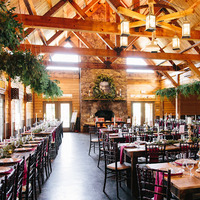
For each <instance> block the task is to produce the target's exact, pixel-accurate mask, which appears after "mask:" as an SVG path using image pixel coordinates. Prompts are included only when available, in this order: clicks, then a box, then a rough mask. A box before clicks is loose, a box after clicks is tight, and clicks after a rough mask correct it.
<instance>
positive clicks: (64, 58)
mask: <svg viewBox="0 0 200 200" xmlns="http://www.w3.org/2000/svg"><path fill="white" fill-rule="evenodd" d="M64 47H66V48H72V45H71V44H70V43H69V42H67V43H66V44H65V45H64ZM51 60H52V61H54V62H70V63H78V62H80V57H79V55H74V54H72V55H71V54H59V53H55V54H53V55H52V56H51Z"/></svg>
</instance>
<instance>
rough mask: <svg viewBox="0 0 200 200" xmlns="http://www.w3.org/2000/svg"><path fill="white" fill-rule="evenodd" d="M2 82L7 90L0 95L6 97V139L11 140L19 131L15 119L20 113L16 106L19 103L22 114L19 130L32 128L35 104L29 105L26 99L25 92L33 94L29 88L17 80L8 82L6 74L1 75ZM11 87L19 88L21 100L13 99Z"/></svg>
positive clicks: (1, 90) (3, 90)
mask: <svg viewBox="0 0 200 200" xmlns="http://www.w3.org/2000/svg"><path fill="white" fill-rule="evenodd" d="M0 78H1V80H2V81H3V82H4V83H5V88H4V89H0V93H1V94H3V95H4V96H5V126H4V131H5V134H4V137H7V138H9V137H10V135H13V134H14V133H15V132H16V131H17V130H16V129H17V127H15V119H16V116H17V115H18V113H16V109H15V106H16V105H17V102H19V104H20V105H19V106H20V107H19V108H20V110H19V113H20V115H19V116H20V123H19V127H18V128H20V129H21V128H23V127H24V126H25V125H26V126H28V125H29V126H30V125H31V122H32V115H33V114H32V113H33V103H32V102H30V103H27V102H26V101H25V99H24V94H25V93H24V91H25V90H26V91H25V92H26V93H27V92H28V93H31V90H30V89H29V88H28V87H27V88H26V89H25V88H24V85H23V84H21V83H19V82H18V81H17V80H15V81H13V80H11V81H8V80H7V79H6V78H7V76H6V74H2V75H1V77H0ZM11 87H12V88H19V100H14V99H13V100H12V99H11Z"/></svg>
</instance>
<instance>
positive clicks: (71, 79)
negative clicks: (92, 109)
mask: <svg viewBox="0 0 200 200" xmlns="http://www.w3.org/2000/svg"><path fill="white" fill-rule="evenodd" d="M50 75H51V79H52V80H54V79H56V80H58V81H60V84H58V85H59V86H60V88H61V90H62V91H63V94H64V97H59V98H56V99H45V98H43V96H42V95H40V96H38V95H37V94H35V95H34V108H35V109H34V119H35V117H36V113H37V117H38V118H41V119H43V114H44V113H43V102H46V101H48V102H56V101H70V102H71V103H72V112H73V111H78V113H80V90H79V87H80V82H79V74H78V73H77V72H74V73H73V72H71V73H70V72H65V73H63V72H56V73H51V74H50ZM69 94H71V95H72V97H65V96H66V95H69Z"/></svg>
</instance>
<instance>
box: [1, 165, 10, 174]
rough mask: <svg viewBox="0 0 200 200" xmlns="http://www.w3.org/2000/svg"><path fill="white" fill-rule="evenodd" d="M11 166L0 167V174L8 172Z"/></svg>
mask: <svg viewBox="0 0 200 200" xmlns="http://www.w3.org/2000/svg"><path fill="white" fill-rule="evenodd" d="M11 169H12V168H11V167H0V174H5V173H7V172H9V171H10V170H11Z"/></svg>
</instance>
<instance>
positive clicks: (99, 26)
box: [17, 14, 200, 40]
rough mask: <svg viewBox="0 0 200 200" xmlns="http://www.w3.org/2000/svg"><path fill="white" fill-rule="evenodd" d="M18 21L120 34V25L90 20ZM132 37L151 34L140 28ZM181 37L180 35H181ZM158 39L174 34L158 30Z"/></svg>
mask: <svg viewBox="0 0 200 200" xmlns="http://www.w3.org/2000/svg"><path fill="white" fill-rule="evenodd" d="M17 19H18V20H19V21H20V22H22V23H23V24H24V26H25V27H32V28H44V29H56V30H71V31H82V32H83V31H84V32H93V33H102V34H118V35H120V34H121V33H120V30H118V25H119V24H118V23H110V22H101V21H90V20H77V19H66V18H59V17H44V16H35V15H32V16H31V15H23V14H21V15H20V14H19V15H18V17H17ZM130 35H132V36H141V37H142V36H143V37H145V36H146V37H149V36H151V33H149V32H147V31H144V29H143V28H140V30H139V31H138V32H136V31H134V30H133V29H132V30H130ZM179 36H180V35H179ZM156 37H163V38H172V37H174V32H172V31H168V30H165V29H161V28H160V29H159V28H158V29H157V30H156ZM187 40H200V31H191V37H190V38H189V39H188V38H187Z"/></svg>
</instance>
